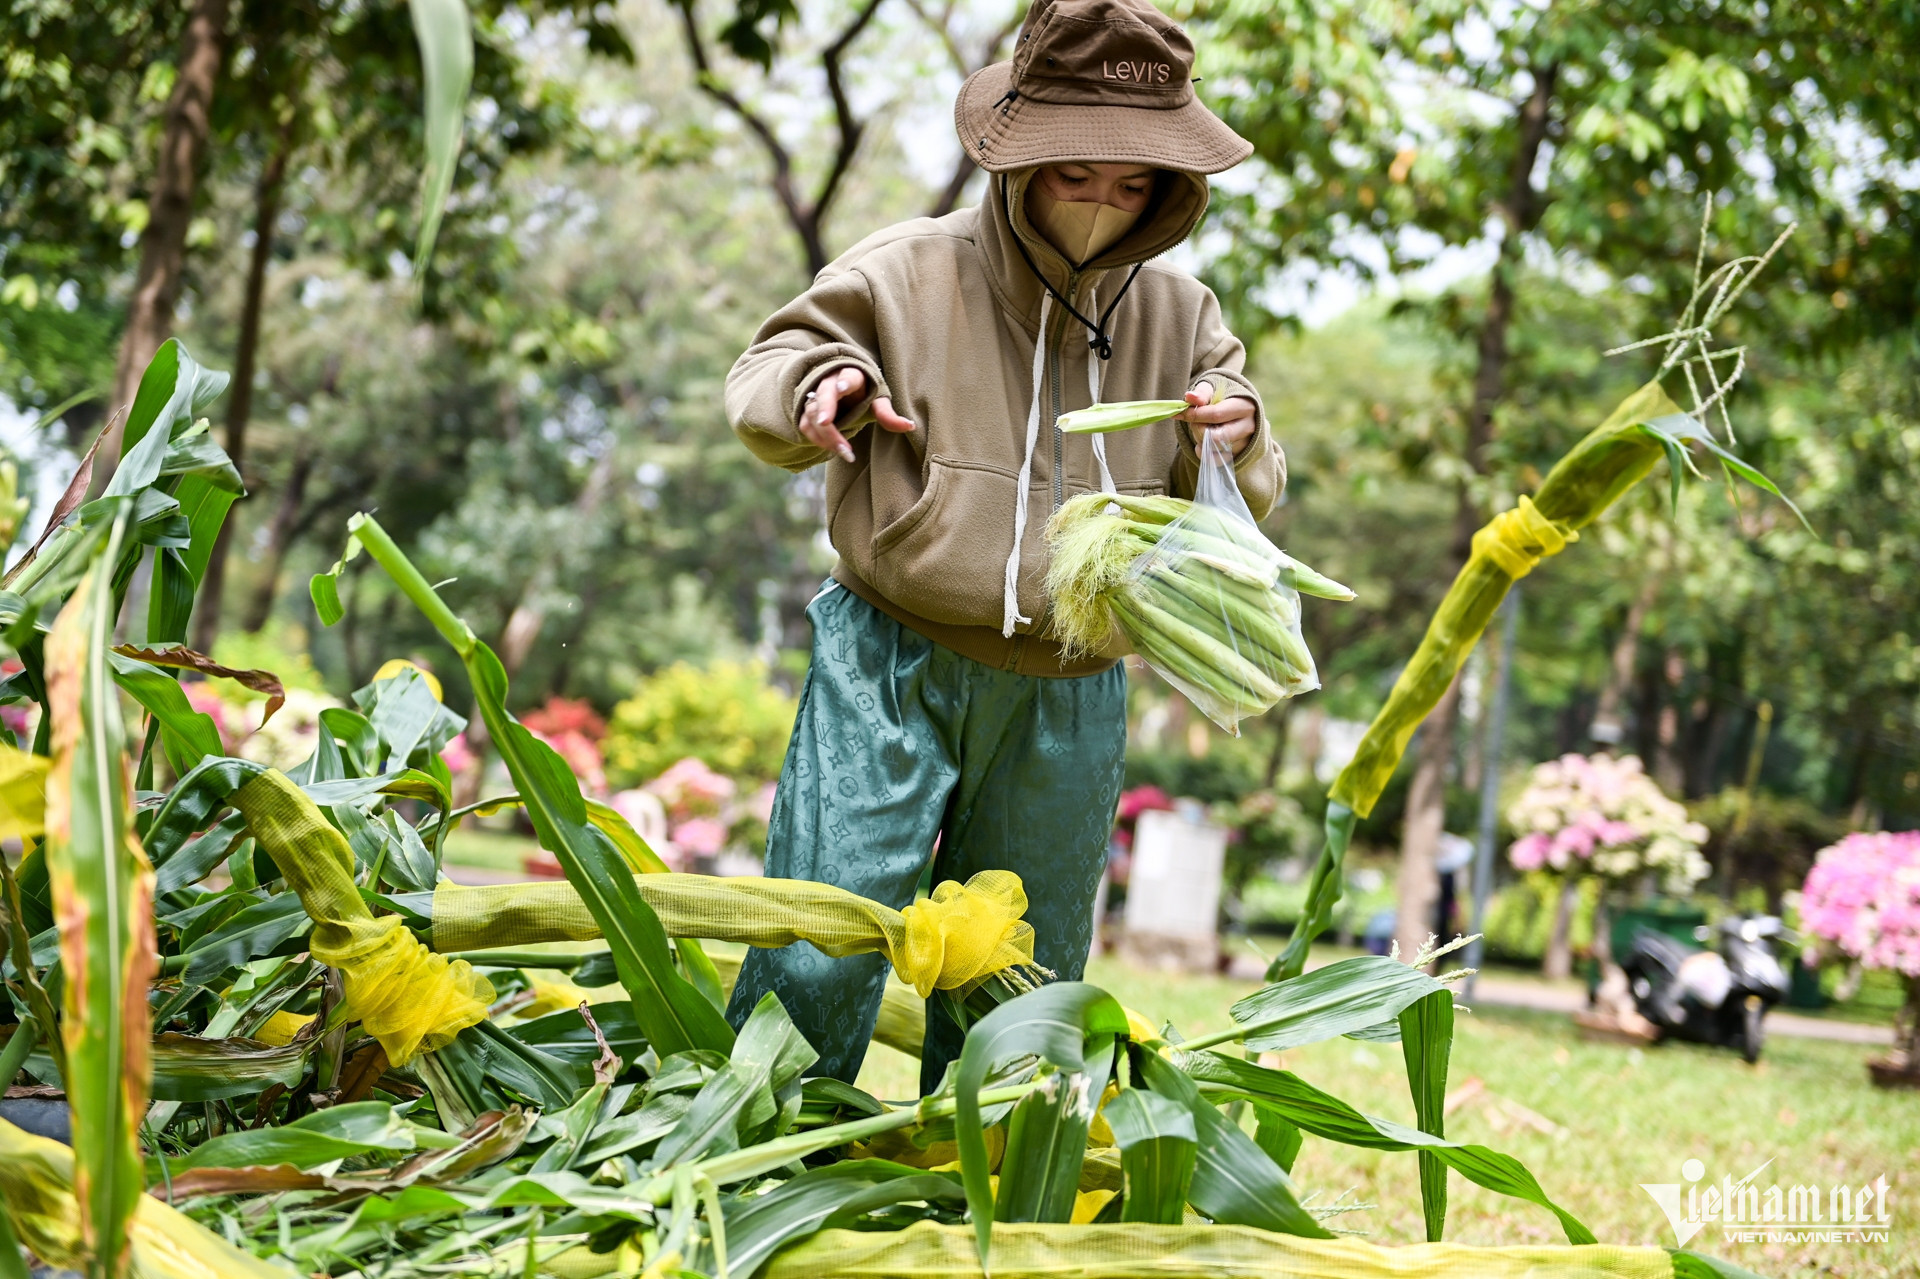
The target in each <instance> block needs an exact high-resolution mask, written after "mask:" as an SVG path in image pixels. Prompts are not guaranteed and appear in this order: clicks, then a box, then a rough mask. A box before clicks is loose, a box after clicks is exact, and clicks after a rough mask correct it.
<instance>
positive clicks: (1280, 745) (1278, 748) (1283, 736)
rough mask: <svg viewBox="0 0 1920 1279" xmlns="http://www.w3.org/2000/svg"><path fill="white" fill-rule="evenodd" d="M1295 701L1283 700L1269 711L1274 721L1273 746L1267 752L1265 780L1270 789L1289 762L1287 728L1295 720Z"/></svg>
mask: <svg viewBox="0 0 1920 1279" xmlns="http://www.w3.org/2000/svg"><path fill="white" fill-rule="evenodd" d="M1292 705H1293V703H1291V702H1282V703H1280V705H1278V706H1276V707H1274V708H1273V710H1272V711H1271V712H1269V715H1268V717H1269V718H1270V719H1271V720H1272V721H1273V747H1272V749H1270V750H1268V752H1267V769H1266V776H1265V777H1264V778H1263V782H1264V784H1265V786H1266V788H1267V789H1268V790H1272V789H1273V785H1274V783H1275V782H1277V781H1279V780H1280V770H1281V768H1283V767H1284V766H1285V765H1286V762H1287V729H1288V727H1289V726H1290V725H1291V724H1292V722H1293V711H1292V709H1291V707H1292Z"/></svg>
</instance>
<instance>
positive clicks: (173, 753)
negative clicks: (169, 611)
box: [107, 585, 222, 776]
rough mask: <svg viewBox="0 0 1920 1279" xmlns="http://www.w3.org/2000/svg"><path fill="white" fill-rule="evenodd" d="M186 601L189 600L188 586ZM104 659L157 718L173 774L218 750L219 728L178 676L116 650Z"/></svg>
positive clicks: (122, 684)
mask: <svg viewBox="0 0 1920 1279" xmlns="http://www.w3.org/2000/svg"><path fill="white" fill-rule="evenodd" d="M155 589H156V590H158V589H159V588H158V586H157V585H156V587H155ZM187 602H188V603H189V605H190V604H191V603H192V602H193V595H192V591H191V590H189V591H188V594H187ZM182 625H184V623H182ZM107 661H108V663H109V665H110V666H111V668H112V672H113V678H114V681H115V682H116V683H118V684H119V685H120V687H121V688H123V689H125V690H126V691H127V694H128V695H129V696H130V697H132V698H133V700H134V701H136V702H138V703H140V705H141V706H143V707H145V708H146V711H147V713H148V714H149V715H151V716H153V717H154V719H156V720H158V721H159V723H160V742H161V745H162V746H163V747H164V748H165V749H166V752H167V763H168V764H170V765H171V766H172V767H173V771H174V773H175V775H176V776H184V775H185V774H187V773H190V772H192V771H193V769H195V768H196V767H198V766H199V764H200V762H201V761H202V760H204V759H205V758H207V757H208V756H209V755H219V754H221V753H222V750H221V746H220V730H219V729H218V728H216V727H215V726H214V723H213V717H212V716H210V715H208V714H207V713H206V712H204V711H196V710H195V709H193V705H192V703H190V702H189V701H187V694H186V690H185V689H183V688H181V687H180V681H179V680H177V679H175V678H173V677H172V676H171V675H168V674H167V673H166V672H165V671H162V670H159V669H158V668H156V667H153V666H149V665H147V664H146V663H145V662H136V661H134V660H133V659H132V658H130V657H122V656H121V655H120V654H118V653H110V654H108V657H107Z"/></svg>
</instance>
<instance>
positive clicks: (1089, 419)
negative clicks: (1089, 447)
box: [1054, 400, 1188, 435]
mask: <svg viewBox="0 0 1920 1279" xmlns="http://www.w3.org/2000/svg"><path fill="white" fill-rule="evenodd" d="M1187 407H1188V406H1187V402H1186V401H1185V400H1126V401H1122V402H1121V403H1117V404H1096V405H1094V406H1093V407H1091V408H1085V409H1075V410H1074V411H1073V412H1071V413H1062V414H1061V415H1060V416H1059V417H1057V418H1055V419H1054V425H1055V426H1057V427H1059V428H1060V429H1061V430H1062V431H1064V432H1066V433H1067V434H1068V435H1103V434H1105V433H1106V432H1108V431H1128V430H1132V429H1133V428H1134V427H1137V426H1152V425H1153V424H1154V423H1155V422H1164V421H1166V420H1167V419H1168V418H1170V417H1172V416H1173V415H1174V414H1176V413H1184V412H1186V411H1187Z"/></svg>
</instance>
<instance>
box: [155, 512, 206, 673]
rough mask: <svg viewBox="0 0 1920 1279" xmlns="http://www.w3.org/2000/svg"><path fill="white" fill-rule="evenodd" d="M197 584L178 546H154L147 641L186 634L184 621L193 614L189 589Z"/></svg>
mask: <svg viewBox="0 0 1920 1279" xmlns="http://www.w3.org/2000/svg"><path fill="white" fill-rule="evenodd" d="M183 523H184V521H183ZM189 536H191V532H190V526H189ZM198 586H199V583H198V582H196V581H194V579H193V574H192V572H190V571H189V570H188V568H187V563H186V561H185V560H184V559H182V558H181V556H180V550H179V548H178V547H175V546H157V547H155V548H154V552H153V576H152V578H151V580H150V582H149V584H148V588H147V642H148V643H150V644H161V643H178V642H181V641H184V640H185V639H186V638H187V623H188V622H189V621H190V620H192V617H193V592H194V590H195V588H196V587H198Z"/></svg>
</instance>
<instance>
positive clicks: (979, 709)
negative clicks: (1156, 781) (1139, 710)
mask: <svg viewBox="0 0 1920 1279" xmlns="http://www.w3.org/2000/svg"><path fill="white" fill-rule="evenodd" d="M807 617H808V619H809V620H811V621H812V623H813V664H812V666H811V667H810V668H809V669H808V671H807V680H806V687H805V688H804V689H803V690H802V692H801V694H800V713H799V717H798V718H797V719H796V720H795V722H794V726H793V739H792V741H791V742H789V743H788V745H787V757H786V762H785V763H784V764H783V765H782V767H781V770H780V785H779V790H778V793H777V796H776V798H775V800H774V805H773V818H772V823H771V826H770V828H769V831H768V836H767V874H768V875H770V876H774V877H777V878H783V879H809V880H813V881H815V882H816V883H823V884H837V885H839V886H840V887H842V888H845V889H849V890H851V891H852V892H856V893H859V894H860V895H861V896H863V897H868V898H871V899H872V900H874V901H878V902H884V903H886V904H887V905H889V906H892V907H893V908H894V909H896V910H898V909H900V908H902V907H904V906H907V905H908V904H910V903H911V902H912V901H913V897H914V890H915V888H916V887H917V886H918V884H919V882H920V876H921V872H922V870H923V869H924V868H925V867H926V864H927V859H928V858H929V857H930V856H931V857H933V861H934V866H933V877H934V882H935V883H939V882H942V881H944V880H949V879H953V880H959V881H961V882H965V881H966V879H967V878H968V877H969V876H971V875H973V874H976V873H977V872H979V871H983V870H1010V871H1013V872H1015V873H1016V874H1018V875H1019V876H1020V878H1021V880H1022V882H1024V883H1025V885H1026V890H1027V903H1028V905H1027V914H1026V918H1027V921H1028V922H1029V923H1031V924H1032V925H1033V927H1034V932H1035V933H1036V934H1037V937H1036V942H1035V953H1034V958H1035V960H1036V962H1038V963H1039V964H1040V965H1041V966H1042V967H1045V968H1050V969H1052V970H1053V971H1054V972H1055V973H1057V974H1058V975H1059V976H1060V977H1061V978H1062V979H1063V980H1068V981H1075V980H1078V979H1079V977H1080V975H1081V973H1082V971H1083V970H1084V968H1085V966H1086V961H1087V950H1088V946H1089V944H1090V942H1091V940H1092V930H1093V897H1094V892H1095V890H1096V889H1097V888H1098V886H1099V883H1100V874H1101V870H1102V867H1103V866H1104V864H1105V860H1106V848H1107V836H1108V833H1109V832H1110V830H1111V829H1112V825H1113V812H1114V805H1115V803H1116V801H1117V800H1118V798H1119V794H1120V775H1121V769H1122V766H1123V764H1124V762H1125V756H1126V746H1127V722H1126V700H1127V699H1126V693H1127V688H1126V672H1125V671H1124V670H1123V669H1122V668H1121V667H1119V666H1114V667H1112V668H1110V669H1108V670H1105V671H1102V672H1101V673H1099V674H1098V675H1087V676H1082V677H1079V678H1074V679H1045V678H1042V677H1039V676H1033V675H1015V674H1012V673H1010V672H1007V671H998V670H994V669H992V668H991V667H988V666H983V665H981V664H980V663H979V662H976V661H973V660H972V659H970V658H966V657H962V656H961V655H960V654H958V653H956V652H954V651H953V650H952V649H949V648H944V647H942V646H941V645H939V644H936V643H934V642H933V641H932V640H930V639H927V638H926V637H924V636H922V635H920V634H919V633H917V632H915V631H913V630H911V629H909V628H907V627H905V626H902V625H901V624H900V623H898V622H896V621H894V620H893V619H892V618H890V617H888V616H887V615H886V614H885V613H882V612H881V611H880V610H878V609H876V608H874V607H873V606H872V605H871V604H869V603H867V602H866V601H865V600H863V599H861V598H860V597H859V596H857V595H855V594H854V593H853V592H851V591H849V590H847V589H846V588H844V587H842V586H839V585H838V584H837V583H834V584H829V586H828V589H827V590H826V591H824V592H823V593H822V594H821V595H819V596H818V597H816V598H815V600H814V601H813V603H812V604H811V605H810V606H809V607H808V609H807ZM936 836H938V838H939V852H938V854H937V855H935V854H934V840H935V837H936ZM886 979H887V962H886V960H885V959H883V958H882V957H881V956H879V955H854V956H850V957H848V958H846V959H830V958H828V957H827V956H825V955H823V954H821V953H820V952H819V951H818V950H816V949H815V948H814V947H813V946H811V945H809V944H808V943H806V942H796V943H795V944H793V945H791V946H788V947H786V948H785V949H782V950H754V951H751V952H749V954H748V956H747V961H746V964H745V965H744V966H743V967H742V968H741V970H740V978H739V982H738V984H737V985H736V986H735V988H734V992H733V998H732V1000H731V1001H730V1002H729V1003H728V1006H727V1017H728V1020H730V1021H731V1022H732V1023H733V1024H734V1025H735V1026H739V1025H740V1024H741V1023H742V1022H744V1021H745V1020H746V1017H747V1014H748V1013H750V1012H752V1011H753V1006H754V1004H756V1003H757V1002H759V999H760V997H761V996H762V995H763V994H765V993H766V992H768V991H772V992H773V993H774V994H775V995H777V996H779V998H780V1002H781V1003H782V1004H783V1005H784V1006H785V1007H786V1010H787V1014H788V1015H789V1016H790V1017H792V1018H793V1022H794V1025H795V1026H796V1027H798V1028H799V1030H800V1032H801V1033H802V1034H804V1035H805V1036H806V1037H807V1040H808V1042H810V1043H811V1044H812V1045H813V1046H814V1047H815V1048H816V1049H818V1050H819V1052H820V1062H819V1064H818V1065H817V1066H816V1067H815V1070H816V1071H817V1072H818V1073H820V1074H823V1075H833V1076H835V1077H837V1078H840V1079H844V1080H847V1081H849V1082H851V1081H852V1080H853V1078H854V1077H855V1076H856V1075H857V1074H859V1072H860V1063H861V1061H862V1060H863V1059H864V1058H865V1057H866V1054H867V1044H868V1042H869V1041H870V1040H871V1039H872V1038H873V1027H874V1021H875V1018H876V1017H877V1016H878V1014H879V1010H880V996H881V993H882V991H883V990H884V989H885V986H886ZM960 1041H961V1035H960V1032H959V1028H958V1027H957V1026H955V1025H954V1024H953V1023H952V1021H951V1020H950V1019H949V1018H948V1017H947V1016H946V1015H945V1013H944V1011H942V1010H941V1009H940V1008H939V1005H938V1003H937V1001H936V1002H934V1003H930V1004H929V1007H928V1017H927V1038H926V1044H925V1051H924V1055H923V1056H922V1058H921V1081H922V1083H921V1086H922V1089H923V1090H924V1091H932V1089H933V1088H934V1087H936V1086H937V1085H938V1084H939V1082H940V1078H941V1076H942V1075H943V1074H944V1073H945V1072H946V1067H947V1063H948V1062H950V1061H951V1060H953V1059H954V1058H955V1057H957V1056H958V1055H959V1052H960Z"/></svg>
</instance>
